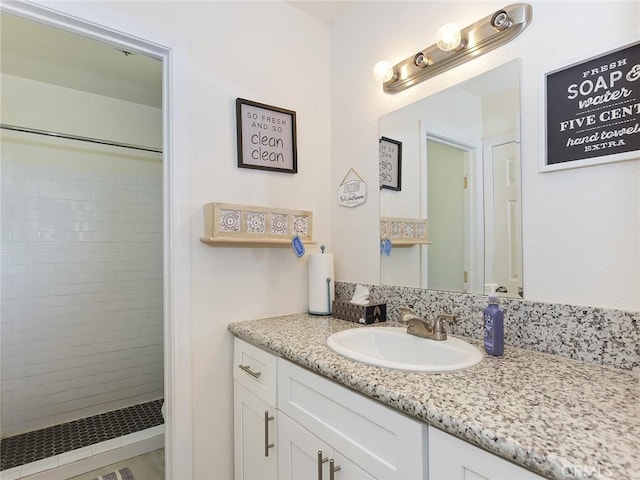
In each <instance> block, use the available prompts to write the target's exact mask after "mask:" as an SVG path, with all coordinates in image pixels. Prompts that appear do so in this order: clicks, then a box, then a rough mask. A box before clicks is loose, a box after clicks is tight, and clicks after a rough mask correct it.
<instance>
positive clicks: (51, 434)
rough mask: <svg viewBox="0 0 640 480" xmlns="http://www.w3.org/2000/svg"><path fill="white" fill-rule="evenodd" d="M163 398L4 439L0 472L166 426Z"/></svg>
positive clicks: (0, 441) (0, 448)
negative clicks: (141, 431) (148, 429)
mask: <svg viewBox="0 0 640 480" xmlns="http://www.w3.org/2000/svg"><path fill="white" fill-rule="evenodd" d="M161 408H162V399H160V400H154V401H152V402H147V403H141V404H139V405H134V406H132V407H127V408H121V409H120V410H113V411H111V412H106V413H101V414H99V415H94V416H92V417H87V418H81V419H79V420H74V421H72V422H67V423H62V424H60V425H54V426H52V427H47V428H43V429H40V430H34V431H33V432H27V433H23V434H21V435H15V436H13V437H7V438H3V439H2V440H0V470H7V469H9V468H13V467H17V466H20V465H25V464H27V463H31V462H35V461H36V460H41V459H43V458H48V457H51V456H54V455H59V454H61V453H65V452H70V451H71V450H75V449H78V448H82V447H87V446H89V445H93V444H94V443H99V442H104V441H106V440H110V439H112V438H117V437H120V436H123V435H128V434H130V433H134V432H138V431H140V430H145V429H147V428H151V427H155V426H157V425H162V424H163V423H164V421H163V418H162V413H161V411H160V409H161Z"/></svg>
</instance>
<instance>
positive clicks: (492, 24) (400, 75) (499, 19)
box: [376, 3, 532, 93]
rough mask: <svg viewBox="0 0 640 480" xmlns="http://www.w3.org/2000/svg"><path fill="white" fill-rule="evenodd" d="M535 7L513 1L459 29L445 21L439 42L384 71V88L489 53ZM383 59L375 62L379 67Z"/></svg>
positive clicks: (519, 27)
mask: <svg viewBox="0 0 640 480" xmlns="http://www.w3.org/2000/svg"><path fill="white" fill-rule="evenodd" d="M531 16H532V8H531V5H529V4H527V3H514V4H513V5H509V6H508V7H504V8H502V9H500V10H498V11H496V12H494V13H492V14H491V15H488V16H487V17H485V18H483V19H482V20H479V21H477V22H475V23H474V24H472V25H469V26H468V27H465V28H463V29H459V28H458V27H457V26H456V25H453V24H446V25H444V26H443V27H442V28H440V30H439V31H438V41H437V43H436V44H434V45H431V46H430V47H427V48H425V49H424V50H421V51H419V52H418V53H416V54H415V55H412V56H411V57H409V58H406V59H405V60H403V61H402V62H400V63H398V64H396V65H394V66H393V67H391V68H389V66H388V65H387V67H386V70H385V71H384V72H385V74H386V76H384V75H383V76H379V77H378V78H381V79H382V82H383V84H382V89H383V90H384V91H385V92H387V93H397V92H400V91H402V90H404V89H406V88H409V87H412V86H413V85H415V84H416V83H419V82H421V81H423V80H426V79H427V78H431V77H433V76H435V75H437V74H439V73H442V72H444V71H446V70H449V69H450V68H453V67H456V66H458V65H460V64H462V63H464V62H466V61H467V60H471V59H472V58H475V57H477V56H479V55H482V54H483V53H487V52H489V51H491V50H493V49H494V48H497V47H499V46H501V45H504V44H505V43H507V42H509V41H510V40H512V39H513V38H515V37H517V36H518V35H519V34H520V33H522V31H523V30H524V29H525V28H527V27H528V26H529V24H530V23H531ZM381 64H383V62H379V63H378V64H376V68H380V69H381V70H382V68H381V67H379V66H380V65H381Z"/></svg>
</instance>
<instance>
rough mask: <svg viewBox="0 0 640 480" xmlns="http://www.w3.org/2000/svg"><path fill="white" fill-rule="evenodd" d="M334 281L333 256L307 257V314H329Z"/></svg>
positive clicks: (320, 254) (324, 254)
mask: <svg viewBox="0 0 640 480" xmlns="http://www.w3.org/2000/svg"><path fill="white" fill-rule="evenodd" d="M327 279H329V281H327ZM334 281H335V280H334V277H333V254H331V253H319V254H313V255H309V313H311V314H312V315H330V314H331V302H333V300H334V298H335V293H334V290H335V288H334V287H335V285H334Z"/></svg>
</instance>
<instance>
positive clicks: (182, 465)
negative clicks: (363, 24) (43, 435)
mask: <svg viewBox="0 0 640 480" xmlns="http://www.w3.org/2000/svg"><path fill="white" fill-rule="evenodd" d="M39 2H40V3H42V4H38V3H36V2H26V1H11V2H7V1H2V2H1V3H0V12H2V13H6V14H11V15H16V16H19V17H22V18H25V19H27V20H31V21H34V22H38V23H41V24H44V25H48V26H51V27H54V28H59V29H62V30H65V31H68V32H70V33H74V34H77V35H80V36H83V37H86V38H91V39H93V40H97V41H100V42H103V43H107V44H110V45H114V46H116V47H118V48H121V49H123V50H127V51H131V52H135V53H139V54H142V55H147V56H150V57H154V58H157V59H159V60H161V61H162V65H163V68H162V77H163V78H162V84H163V89H162V90H163V92H162V96H163V98H162V131H163V140H162V143H163V145H162V150H163V154H162V157H163V158H162V165H163V166H162V169H163V175H162V176H163V278H164V280H163V290H164V291H163V313H164V325H163V327H164V329H163V330H164V390H165V404H166V407H167V408H166V419H165V471H166V477H167V478H192V477H193V466H192V438H193V435H192V433H193V429H192V408H191V391H192V390H191V384H192V370H191V293H190V292H191V240H190V214H189V169H188V166H189V152H188V138H187V132H188V124H187V123H188V115H187V110H188V101H187V100H188V98H187V77H186V74H185V73H184V72H186V71H187V69H186V61H187V51H188V50H187V48H188V42H187V41H186V40H185V39H182V38H178V37H175V36H173V35H174V34H172V36H170V37H168V36H167V32H162V33H161V32H158V31H150V30H149V29H148V27H146V26H143V25H132V24H131V22H130V21H129V20H128V19H126V18H123V17H122V16H120V17H118V16H114V14H115V12H114V11H113V9H111V10H109V9H108V8H107V9H106V10H105V8H106V7H105V6H104V5H100V4H92V3H91V2H88V3H76V2H74V3H55V4H51V3H49V4H45V3H46V0H39ZM51 6H53V7H54V8H55V9H54V8H51Z"/></svg>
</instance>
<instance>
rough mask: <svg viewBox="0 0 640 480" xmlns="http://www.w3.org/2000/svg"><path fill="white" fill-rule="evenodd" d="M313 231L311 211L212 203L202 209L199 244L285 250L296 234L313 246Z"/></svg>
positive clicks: (305, 242)
mask: <svg viewBox="0 0 640 480" xmlns="http://www.w3.org/2000/svg"><path fill="white" fill-rule="evenodd" d="M312 229H313V212H311V211H307V210H288V209H283V208H265V207H254V206H250V205H237V204H231V203H217V202H214V203H208V204H206V205H205V206H204V236H203V237H202V238H201V239H200V241H201V242H203V243H206V244H207V245H212V246H227V247H231V246H232V247H240V246H247V247H288V246H291V240H292V239H293V237H294V236H295V235H298V237H299V238H300V240H302V242H303V243H304V244H308V245H309V244H311V245H312V244H315V243H316V242H314V241H313V234H312Z"/></svg>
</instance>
